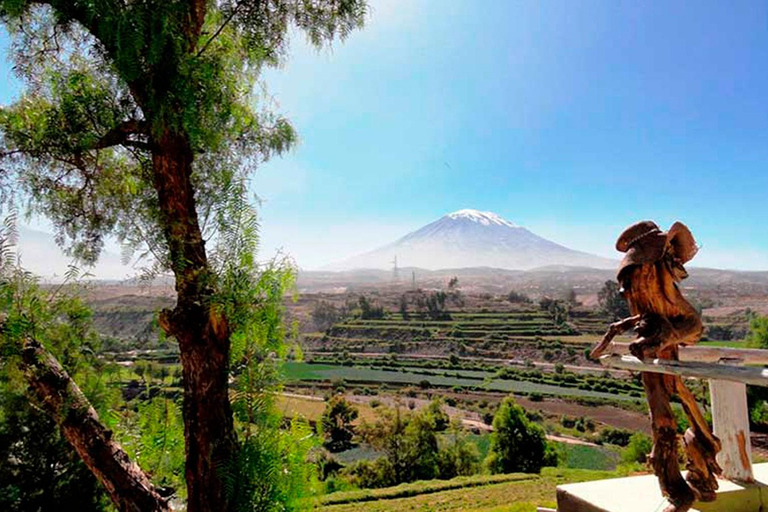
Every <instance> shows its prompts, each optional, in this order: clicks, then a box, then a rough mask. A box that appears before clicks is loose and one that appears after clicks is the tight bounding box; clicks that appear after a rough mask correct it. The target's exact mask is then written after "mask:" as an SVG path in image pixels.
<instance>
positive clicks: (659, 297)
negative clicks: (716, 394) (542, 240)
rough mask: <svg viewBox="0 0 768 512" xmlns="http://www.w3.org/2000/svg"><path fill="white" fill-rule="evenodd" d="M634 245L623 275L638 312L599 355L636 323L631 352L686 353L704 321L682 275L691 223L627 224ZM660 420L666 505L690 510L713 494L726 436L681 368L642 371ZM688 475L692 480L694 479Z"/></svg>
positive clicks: (657, 434) (656, 444)
mask: <svg viewBox="0 0 768 512" xmlns="http://www.w3.org/2000/svg"><path fill="white" fill-rule="evenodd" d="M616 249H618V250H619V251H621V252H624V253H626V256H625V257H624V259H623V260H622V262H621V265H620V266H619V272H618V276H617V279H618V281H619V284H620V285H621V293H622V295H623V296H624V298H626V299H627V302H628V303H629V309H630V312H631V314H632V315H633V316H630V317H629V318H625V319H623V320H621V321H619V322H616V323H614V324H611V326H610V328H609V329H608V332H607V333H606V334H605V337H604V338H603V340H602V341H601V342H600V343H598V345H597V346H595V348H594V349H593V350H592V357H594V358H597V357H599V356H600V355H601V354H602V353H603V352H604V351H605V350H606V348H607V347H608V345H610V343H611V340H612V339H613V337H614V336H616V335H617V334H620V333H622V332H624V331H627V330H629V329H631V328H634V330H635V332H636V333H637V339H636V340H635V341H634V342H632V344H631V345H630V352H631V353H632V354H633V355H634V356H635V357H637V358H638V359H641V360H642V359H647V358H659V359H674V360H676V359H677V358H678V346H680V345H690V344H694V343H696V342H697V341H698V340H699V338H700V337H701V333H702V324H701V318H700V317H699V315H698V313H697V312H696V310H695V309H694V308H693V306H692V305H691V304H690V303H689V302H688V301H687V300H685V297H683V295H682V293H681V292H680V289H679V288H678V286H677V283H678V282H680V281H682V280H683V279H685V278H686V277H688V274H687V272H686V271H685V268H684V267H683V264H685V263H686V262H688V261H690V260H691V258H693V257H694V255H695V254H696V252H697V250H698V248H697V247H696V242H695V241H694V239H693V235H692V234H691V232H690V231H689V230H688V228H687V227H686V226H685V225H684V224H682V223H680V222H676V223H675V224H674V225H673V226H672V227H671V228H670V230H669V231H668V232H662V231H661V230H660V229H659V227H658V226H657V225H656V224H655V223H653V222H651V221H643V222H639V223H637V224H634V225H632V226H630V227H629V228H627V229H626V230H625V231H624V232H623V233H622V234H621V236H620V237H619V239H618V241H617V242H616ZM642 381H643V387H644V388H645V393H646V396H647V399H648V406H649V409H650V415H651V424H652V428H653V451H652V452H651V457H650V460H651V465H652V467H653V472H654V473H655V474H656V476H657V477H658V479H659V485H660V487H661V491H662V494H664V496H666V497H667V499H668V500H669V502H670V503H671V505H670V506H669V507H668V508H667V509H666V510H665V512H684V511H686V510H688V509H689V508H690V507H691V505H692V504H693V502H694V501H695V500H696V499H699V500H701V501H713V500H714V499H715V491H716V490H717V479H716V477H715V475H719V474H720V473H721V472H722V470H721V469H720V467H719V466H718V464H717V462H716V461H715V456H716V455H717V453H718V452H719V451H720V441H719V440H718V439H717V437H715V436H714V435H713V434H712V431H711V430H710V428H709V425H708V424H707V422H706V420H705V419H704V416H703V415H702V414H701V411H700V410H699V407H698V405H697V404H696V400H695V398H694V396H693V394H692V393H691V392H690V391H689V390H688V388H686V386H685V384H684V383H683V380H682V379H681V378H680V377H678V376H673V375H662V374H657V373H650V372H643V373H642ZM673 394H676V395H677V396H678V397H679V398H680V401H681V402H682V404H683V409H684V410H685V413H686V415H687V416H688V419H689V423H690V425H691V427H690V428H689V429H688V430H687V431H686V432H685V435H684V436H683V443H684V446H685V453H686V456H687V457H686V458H687V469H688V475H687V477H686V478H685V479H683V477H682V474H681V473H680V468H679V464H678V454H677V447H678V439H677V425H676V422H675V418H674V416H673V414H672V408H671V406H670V398H671V395H673ZM686 480H687V482H686Z"/></svg>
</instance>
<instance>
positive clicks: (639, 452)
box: [621, 432, 653, 464]
mask: <svg viewBox="0 0 768 512" xmlns="http://www.w3.org/2000/svg"><path fill="white" fill-rule="evenodd" d="M652 448H653V441H651V438H650V437H648V436H647V435H645V434H643V433H642V432H637V433H636V434H633V435H632V437H631V438H630V439H629V444H628V445H627V447H626V448H624V451H622V453H621V460H623V461H624V462H639V463H641V464H645V462H646V461H647V460H648V455H649V454H650V453H651V449H652Z"/></svg>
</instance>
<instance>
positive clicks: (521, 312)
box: [303, 306, 610, 364]
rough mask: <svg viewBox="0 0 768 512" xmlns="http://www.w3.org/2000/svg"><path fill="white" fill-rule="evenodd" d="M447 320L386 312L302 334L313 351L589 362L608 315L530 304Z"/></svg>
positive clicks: (451, 315) (458, 314)
mask: <svg viewBox="0 0 768 512" xmlns="http://www.w3.org/2000/svg"><path fill="white" fill-rule="evenodd" d="M446 316H447V317H448V318H445V319H440V320H437V319H430V318H428V317H426V316H425V315H423V314H412V315H410V316H408V317H407V318H403V316H402V315H400V314H396V313H389V314H388V317H387V318H385V319H375V320H371V319H361V318H352V319H347V320H345V321H343V322H340V323H337V324H335V325H334V326H333V327H331V328H330V329H328V330H327V331H326V332H324V333H308V334H306V335H305V336H304V339H303V344H304V347H305V349H307V350H309V351H313V352H325V353H341V352H343V351H348V352H374V353H403V354H431V355H437V354H457V355H460V356H474V357H495V358H507V359H530V360H533V361H537V360H558V361H561V362H568V363H571V364H591V362H589V361H588V360H587V359H586V357H585V349H587V348H588V347H589V346H590V345H592V344H593V343H594V342H595V341H596V340H597V339H598V338H599V337H600V336H601V335H602V333H603V332H605V328H606V326H607V325H608V323H610V322H609V319H608V318H606V317H605V316H603V315H602V314H601V313H598V312H595V311H593V310H587V309H580V308H575V309H572V310H571V311H570V313H569V316H568V318H567V320H565V321H563V320H562V319H560V320H559V321H555V319H554V318H553V317H552V315H551V314H550V313H548V312H547V311H541V310H539V309H537V308H535V307H533V306H526V307H522V308H519V309H516V310H511V311H482V310H481V311H449V312H447V313H446Z"/></svg>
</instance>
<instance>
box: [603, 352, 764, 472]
mask: <svg viewBox="0 0 768 512" xmlns="http://www.w3.org/2000/svg"><path fill="white" fill-rule="evenodd" d="M628 347H629V344H628V343H613V347H612V351H611V353H610V354H607V355H604V356H602V357H601V358H600V362H601V363H602V364H603V365H604V366H608V367H611V368H621V369H623V370H631V371H636V372H655V373H665V374H669V375H679V376H682V377H694V378H698V379H707V380H708V381H709V392H710V398H711V402H712V427H713V431H714V433H715V435H716V436H717V437H719V438H720V441H721V443H722V450H721V451H720V453H719V454H718V455H717V462H718V463H719V464H720V467H722V469H723V475H722V476H723V477H724V478H727V479H729V480H733V481H737V482H753V481H754V475H753V473H752V455H751V445H750V438H749V411H748V409H747V386H746V385H747V384H750V385H755V386H768V369H765V368H761V367H755V366H745V365H768V350H758V349H735V348H711V347H696V346H692V347H680V355H679V361H670V360H664V359H653V360H645V361H641V360H639V359H637V358H636V357H634V356H631V355H627V354H628V353H629V348H628Z"/></svg>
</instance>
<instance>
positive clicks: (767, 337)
mask: <svg viewBox="0 0 768 512" xmlns="http://www.w3.org/2000/svg"><path fill="white" fill-rule="evenodd" d="M747 342H748V343H749V345H750V346H752V347H755V348H768V315H766V316H760V315H754V316H752V318H750V320H749V334H748V335H747Z"/></svg>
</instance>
